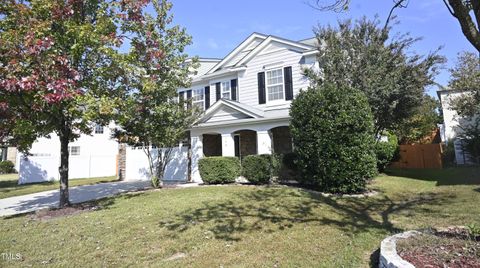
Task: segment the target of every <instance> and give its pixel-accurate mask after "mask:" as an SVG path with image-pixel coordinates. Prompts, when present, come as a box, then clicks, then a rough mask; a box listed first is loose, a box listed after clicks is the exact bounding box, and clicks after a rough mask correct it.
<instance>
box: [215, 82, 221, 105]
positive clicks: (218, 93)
mask: <svg viewBox="0 0 480 268" xmlns="http://www.w3.org/2000/svg"><path fill="white" fill-rule="evenodd" d="M215 94H216V95H217V101H218V100H219V99H220V82H218V83H216V84H215Z"/></svg>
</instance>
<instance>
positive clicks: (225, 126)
mask: <svg viewBox="0 0 480 268" xmlns="http://www.w3.org/2000/svg"><path fill="white" fill-rule="evenodd" d="M315 44H316V39H314V38H312V39H306V40H302V41H292V40H287V39H284V38H280V37H276V36H271V35H268V36H267V35H263V34H259V33H254V34H252V35H250V36H249V37H248V38H247V39H246V40H244V41H243V42H242V43H241V44H240V45H238V46H237V47H236V48H235V49H234V50H233V51H232V52H230V53H229V54H228V55H227V56H226V57H225V58H224V59H202V58H200V59H199V61H200V68H199V69H198V72H197V74H196V75H195V76H194V77H193V81H192V86H191V87H190V88H188V89H179V90H178V93H179V98H180V99H185V98H186V99H191V100H192V104H193V105H196V106H198V107H200V108H201V109H204V110H205V112H204V114H203V115H202V116H201V118H200V119H199V120H198V121H197V123H196V124H195V125H194V126H193V127H192V128H191V130H190V137H191V150H192V151H191V179H192V181H195V182H201V181H202V179H201V176H200V173H199V170H198V161H199V159H200V158H202V157H204V156H237V157H244V156H246V155H251V154H271V153H287V152H291V151H292V139H291V136H290V131H289V122H290V116H289V110H290V104H291V101H292V99H293V98H294V97H295V95H297V94H298V92H299V91H300V89H306V88H307V87H308V86H309V81H308V79H307V78H306V77H305V76H304V75H303V69H304V68H316V66H317V64H316V62H317V61H316V54H317V50H316V48H315Z"/></svg>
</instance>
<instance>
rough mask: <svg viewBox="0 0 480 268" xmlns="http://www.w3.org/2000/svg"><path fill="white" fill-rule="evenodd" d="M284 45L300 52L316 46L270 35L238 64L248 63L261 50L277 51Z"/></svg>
mask: <svg viewBox="0 0 480 268" xmlns="http://www.w3.org/2000/svg"><path fill="white" fill-rule="evenodd" d="M283 47H285V48H288V49H292V50H297V51H299V52H305V51H308V50H311V49H312V48H314V47H312V46H310V45H307V44H303V43H299V42H295V41H291V40H287V39H283V38H280V37H276V36H271V35H270V36H268V37H267V38H266V39H265V40H263V42H262V43H261V44H259V45H258V46H257V47H255V49H253V50H252V51H250V53H248V54H247V55H246V56H245V57H244V58H242V59H241V60H240V61H238V62H237V63H236V66H240V65H242V64H246V63H247V62H248V61H250V60H251V59H252V58H253V57H254V56H255V55H257V54H259V53H261V52H265V51H269V52H272V51H275V50H277V49H280V48H283Z"/></svg>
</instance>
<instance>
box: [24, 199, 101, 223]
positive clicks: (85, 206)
mask: <svg viewBox="0 0 480 268" xmlns="http://www.w3.org/2000/svg"><path fill="white" fill-rule="evenodd" d="M100 208H101V206H99V205H97V204H95V203H92V202H90V203H82V204H74V205H72V206H70V207H65V208H53V209H41V210H37V211H35V213H33V214H32V215H31V216H30V217H31V219H33V220H50V219H54V218H58V217H65V216H70V215H75V214H79V213H82V212H87V211H94V210H99V209H100Z"/></svg>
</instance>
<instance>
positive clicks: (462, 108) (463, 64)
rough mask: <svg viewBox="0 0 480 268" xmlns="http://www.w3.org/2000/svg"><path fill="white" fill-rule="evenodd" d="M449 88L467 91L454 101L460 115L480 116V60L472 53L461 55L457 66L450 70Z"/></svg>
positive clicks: (454, 106)
mask: <svg viewBox="0 0 480 268" xmlns="http://www.w3.org/2000/svg"><path fill="white" fill-rule="evenodd" d="M448 87H449V88H450V89H453V90H459V91H465V94H463V95H462V96H460V97H457V98H455V99H453V100H452V105H453V108H454V109H455V110H456V111H457V113H458V115H460V116H462V117H472V116H474V115H475V114H480V58H478V56H477V55H475V54H474V53H471V52H462V53H460V54H459V55H458V61H457V63H456V65H455V66H454V67H453V68H451V69H450V81H449V82H448Z"/></svg>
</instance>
